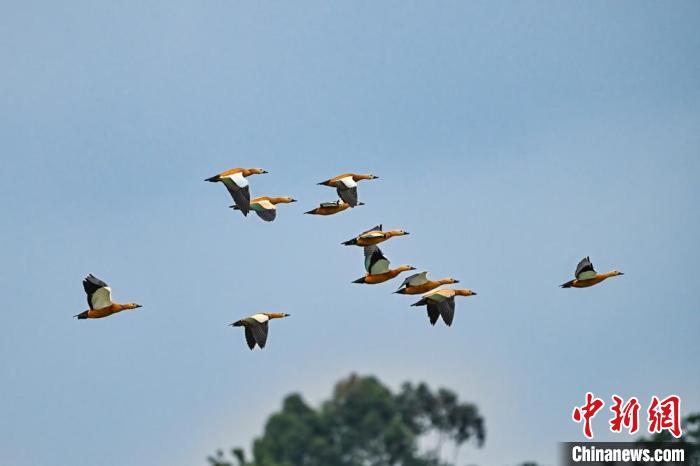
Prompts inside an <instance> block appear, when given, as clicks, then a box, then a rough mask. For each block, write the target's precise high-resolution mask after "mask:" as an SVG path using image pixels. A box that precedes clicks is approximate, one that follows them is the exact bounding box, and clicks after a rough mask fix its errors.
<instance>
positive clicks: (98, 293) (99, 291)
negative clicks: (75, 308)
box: [73, 274, 142, 319]
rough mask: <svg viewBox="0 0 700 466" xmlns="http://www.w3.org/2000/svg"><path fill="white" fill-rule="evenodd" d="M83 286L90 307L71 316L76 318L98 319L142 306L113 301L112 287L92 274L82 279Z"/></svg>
mask: <svg viewBox="0 0 700 466" xmlns="http://www.w3.org/2000/svg"><path fill="white" fill-rule="evenodd" d="M83 288H84V289H85V293H86V294H87V301H88V306H90V309H88V310H87V311H85V312H81V313H80V314H78V315H75V316H73V317H77V318H78V319H100V318H102V317H107V316H111V315H112V314H116V313H117V312H121V311H125V310H129V309H138V308H140V307H142V306H141V305H140V304H136V303H126V304H119V303H115V302H114V301H112V289H111V288H110V287H109V285H107V284H106V283H105V282H103V281H102V280H100V279H99V278H97V277H95V276H94V275H92V274H90V275H88V276H87V277H85V279H84V280H83Z"/></svg>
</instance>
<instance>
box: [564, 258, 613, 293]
mask: <svg viewBox="0 0 700 466" xmlns="http://www.w3.org/2000/svg"><path fill="white" fill-rule="evenodd" d="M618 275H624V273H622V272H620V271H618V270H613V271H612V272H606V273H598V272H596V271H595V269H594V268H593V264H592V263H591V258H590V257H584V258H583V259H581V262H579V263H578V265H577V266H576V272H574V277H576V278H575V279H573V280H571V281H568V282H566V283H564V284H563V285H560V286H561V287H562V288H571V287H573V288H587V287H589V286H593V285H597V284H598V283H600V282H602V281H603V280H605V279H606V278H610V277H617V276H618Z"/></svg>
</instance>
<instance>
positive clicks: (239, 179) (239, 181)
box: [223, 172, 248, 188]
mask: <svg viewBox="0 0 700 466" xmlns="http://www.w3.org/2000/svg"><path fill="white" fill-rule="evenodd" d="M227 180H228V182H233V183H234V184H235V185H236V186H237V187H239V188H245V187H246V186H248V180H246V179H245V176H243V173H241V172H238V173H234V174H233V175H229V176H227V177H226V178H224V179H223V182H224V183H226V182H227Z"/></svg>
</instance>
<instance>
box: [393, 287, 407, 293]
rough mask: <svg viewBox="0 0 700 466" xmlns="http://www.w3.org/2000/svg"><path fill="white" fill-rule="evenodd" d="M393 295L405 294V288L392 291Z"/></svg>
mask: <svg viewBox="0 0 700 466" xmlns="http://www.w3.org/2000/svg"><path fill="white" fill-rule="evenodd" d="M394 294H406V288H400V289H398V290H396V291H394Z"/></svg>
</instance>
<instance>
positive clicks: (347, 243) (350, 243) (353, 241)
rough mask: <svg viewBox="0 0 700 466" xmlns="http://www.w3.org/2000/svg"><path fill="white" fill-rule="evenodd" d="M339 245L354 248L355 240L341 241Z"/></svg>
mask: <svg viewBox="0 0 700 466" xmlns="http://www.w3.org/2000/svg"><path fill="white" fill-rule="evenodd" d="M341 244H344V245H345V246H354V245H356V244H357V238H353V239H349V240H347V241H343V242H342V243H341Z"/></svg>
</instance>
